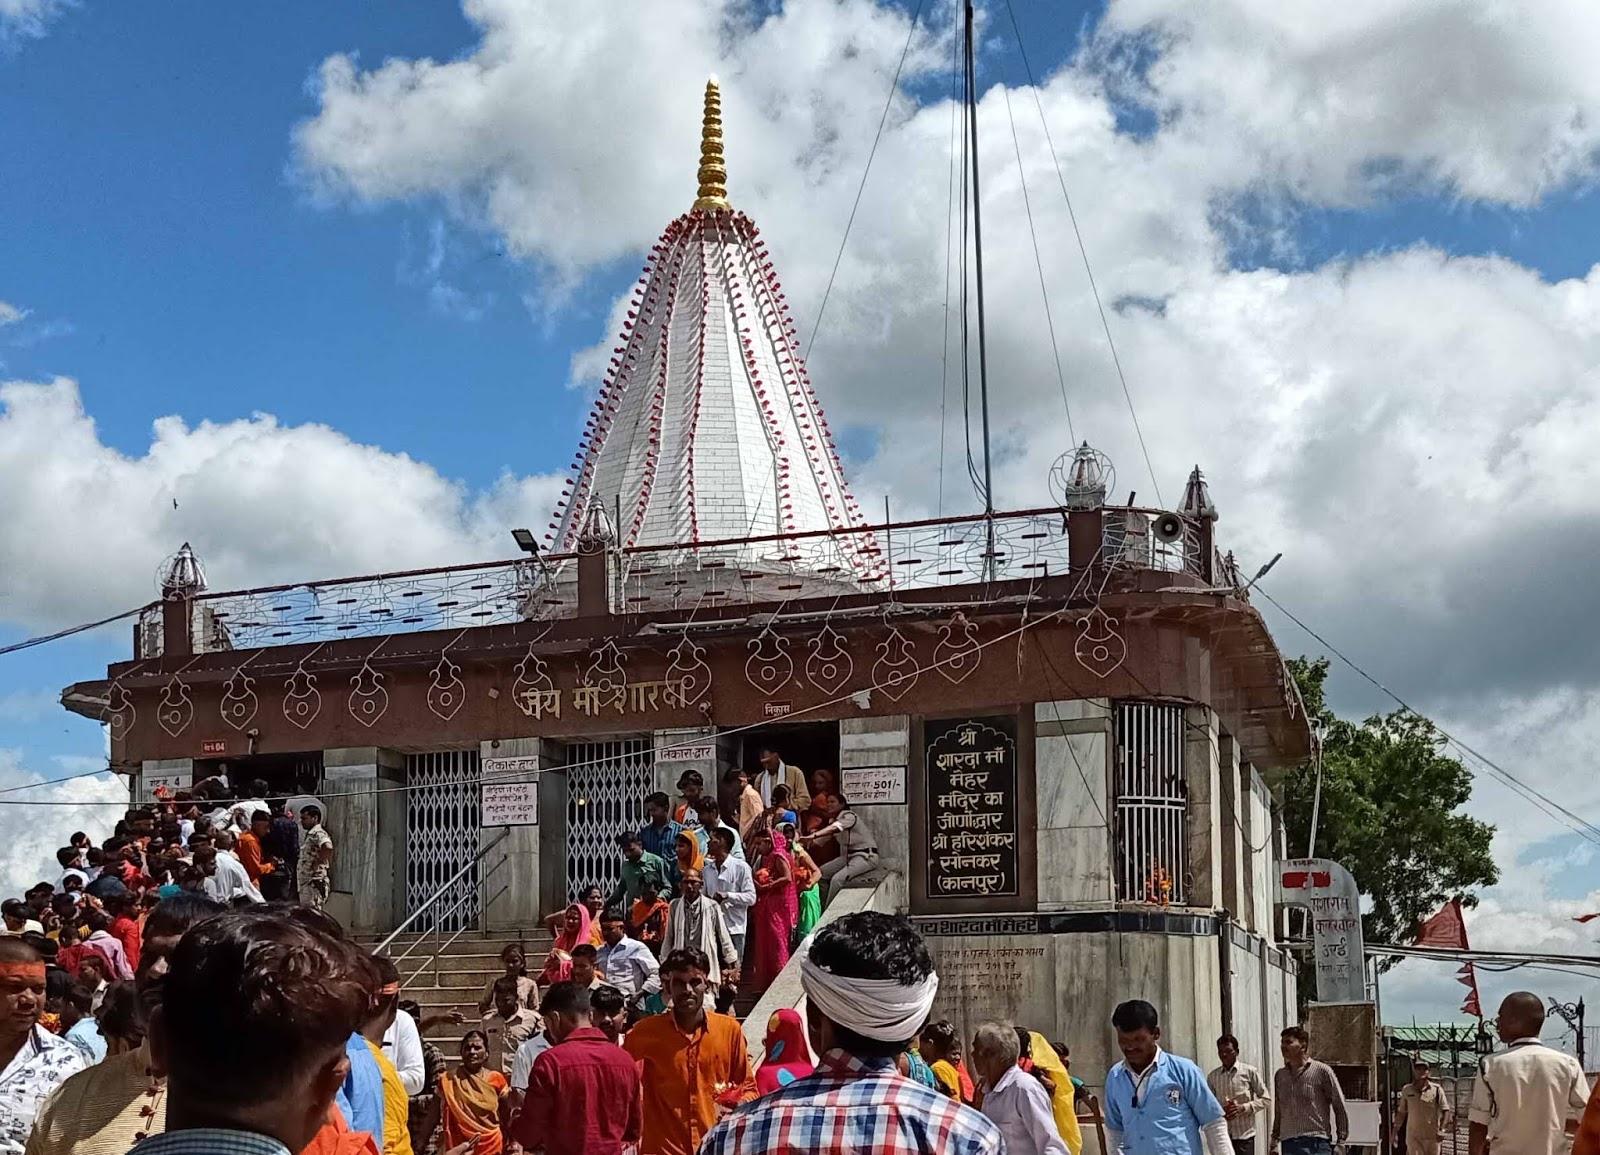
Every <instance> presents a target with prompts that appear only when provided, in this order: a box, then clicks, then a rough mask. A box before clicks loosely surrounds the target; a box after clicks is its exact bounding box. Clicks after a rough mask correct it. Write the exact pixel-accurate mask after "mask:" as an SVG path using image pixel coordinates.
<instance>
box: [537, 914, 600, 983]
mask: <svg viewBox="0 0 1600 1155" xmlns="http://www.w3.org/2000/svg"><path fill="white" fill-rule="evenodd" d="M591 921H592V920H591V919H590V918H589V908H588V907H586V906H584V905H583V903H581V902H575V903H573V904H571V905H570V906H568V907H567V909H566V914H565V917H564V918H563V919H562V922H561V929H560V930H558V931H557V932H556V941H555V945H554V946H552V947H551V948H550V953H549V954H548V955H547V956H545V960H544V970H542V971H540V972H539V979H538V982H539V985H540V986H542V987H547V986H549V985H550V984H551V983H564V982H566V981H567V980H568V979H569V978H571V977H572V948H573V947H575V946H578V945H579V944H580V943H586V942H593V939H592V938H591V937H590V924H591Z"/></svg>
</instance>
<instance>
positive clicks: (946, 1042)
mask: <svg viewBox="0 0 1600 1155" xmlns="http://www.w3.org/2000/svg"><path fill="white" fill-rule="evenodd" d="M917 1034H918V1036H919V1037H920V1038H921V1039H922V1041H923V1042H924V1043H932V1044H933V1048H934V1050H936V1051H938V1052H939V1053H940V1054H942V1055H948V1054H950V1053H951V1052H952V1051H954V1050H956V1049H957V1048H959V1047H960V1045H961V1038H960V1036H959V1035H957V1034H956V1028H955V1024H954V1023H951V1022H949V1021H948V1020H945V1019H941V1020H939V1021H938V1022H937V1023H928V1024H926V1025H925V1026H924V1027H923V1028H922V1030H920V1031H918V1032H917Z"/></svg>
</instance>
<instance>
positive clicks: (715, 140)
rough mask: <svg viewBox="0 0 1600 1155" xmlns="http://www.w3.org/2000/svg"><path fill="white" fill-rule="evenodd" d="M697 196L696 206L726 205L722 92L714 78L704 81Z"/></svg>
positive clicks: (703, 207)
mask: <svg viewBox="0 0 1600 1155" xmlns="http://www.w3.org/2000/svg"><path fill="white" fill-rule="evenodd" d="M699 177H700V197H699V199H698V200H696V201H695V202H694V207H695V208H697V209H726V208H729V207H730V206H729V204H728V168H727V164H726V163H725V162H724V160H723V158H722V93H721V92H720V91H719V90H718V88H717V78H716V77H715V76H713V77H712V78H711V79H710V80H708V81H706V114H705V121H704V123H703V124H702V126H701V129H700V173H699Z"/></svg>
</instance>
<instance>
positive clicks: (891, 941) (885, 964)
mask: <svg viewBox="0 0 1600 1155" xmlns="http://www.w3.org/2000/svg"><path fill="white" fill-rule="evenodd" d="M811 961H812V962H813V963H814V964H816V965H817V966H819V967H821V968H822V969H823V970H825V971H828V972H830V973H831V974H835V975H838V976H839V977H840V978H852V979H893V980H894V981H895V982H897V983H899V984H901V985H902V986H908V987H909V986H916V985H918V984H920V983H923V982H925V981H927V978H928V976H929V975H930V974H932V973H933V956H932V955H930V954H929V953H928V944H927V943H925V942H923V940H922V936H921V935H920V934H918V933H917V928H916V927H914V926H912V925H911V921H910V920H909V919H908V918H906V917H905V916H904V915H898V914H881V913H879V912H878V911H871V910H864V911H860V912H858V913H856V914H847V915H845V916H844V917H843V918H840V919H838V920H836V921H834V922H831V923H829V924H828V925H827V926H825V927H823V928H822V929H821V930H819V931H818V932H817V937H816V938H815V939H814V940H813V941H812V943H811ZM833 1028H834V1038H835V1041H836V1042H837V1044H838V1046H839V1047H840V1048H841V1049H843V1050H844V1051H846V1052H848V1053H849V1054H852V1055H855V1056H857V1057H858V1058H862V1059H892V1058H894V1057H895V1056H896V1055H898V1054H900V1052H901V1051H904V1050H905V1049H906V1047H907V1045H908V1044H909V1043H910V1042H911V1038H910V1036H907V1037H906V1038H904V1039H893V1040H889V1041H887V1042H885V1041H883V1040H880V1039H869V1038H866V1037H865V1036H864V1035H858V1034H857V1033H856V1032H854V1031H852V1030H850V1028H849V1027H847V1026H845V1025H844V1024H843V1023H834V1024H833Z"/></svg>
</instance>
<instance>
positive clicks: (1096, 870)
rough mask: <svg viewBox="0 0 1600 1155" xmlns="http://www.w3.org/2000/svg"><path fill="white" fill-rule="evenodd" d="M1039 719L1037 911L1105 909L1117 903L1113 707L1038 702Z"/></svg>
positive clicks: (1091, 701) (1087, 701)
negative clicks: (1112, 787) (1113, 840)
mask: <svg viewBox="0 0 1600 1155" xmlns="http://www.w3.org/2000/svg"><path fill="white" fill-rule="evenodd" d="M1033 720H1034V729H1033V732H1034V761H1033V767H1034V789H1035V793H1036V796H1037V799H1038V801H1037V804H1036V807H1035V812H1036V814H1037V815H1038V827H1039V842H1038V846H1039V853H1038V866H1037V869H1038V875H1039V909H1041V910H1067V909H1073V908H1079V909H1083V908H1097V909H1105V908H1107V907H1110V906H1111V905H1112V904H1113V903H1114V902H1115V901H1116V895H1115V893H1114V887H1115V883H1114V875H1113V871H1112V861H1111V821H1110V815H1111V800H1110V795H1111V790H1110V785H1111V747H1112V736H1111V726H1112V722H1111V703H1110V701H1109V700H1107V699H1105V698H1082V699H1077V700H1072V701H1065V702H1036V703H1035V704H1034V707H1033Z"/></svg>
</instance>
